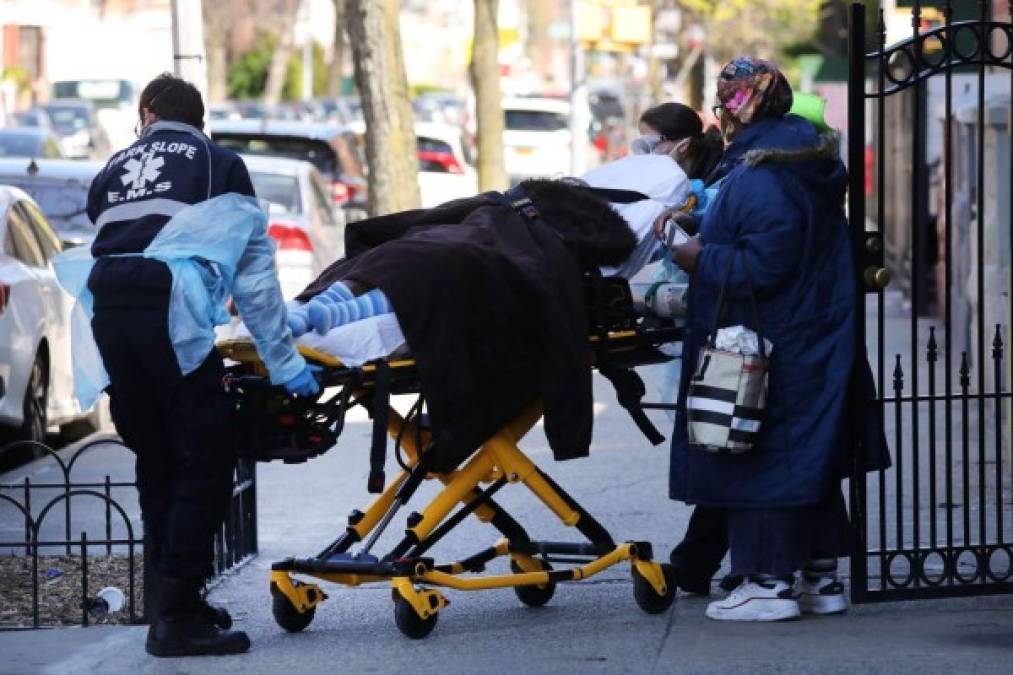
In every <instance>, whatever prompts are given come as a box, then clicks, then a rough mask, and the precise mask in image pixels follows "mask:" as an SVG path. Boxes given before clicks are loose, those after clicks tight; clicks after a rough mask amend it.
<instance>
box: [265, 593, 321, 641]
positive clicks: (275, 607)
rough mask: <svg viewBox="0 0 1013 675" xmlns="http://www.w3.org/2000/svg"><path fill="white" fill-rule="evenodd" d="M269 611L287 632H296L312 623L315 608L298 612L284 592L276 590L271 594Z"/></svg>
mask: <svg viewBox="0 0 1013 675" xmlns="http://www.w3.org/2000/svg"><path fill="white" fill-rule="evenodd" d="M271 611H272V613H273V614H274V620H275V621H276V622H277V623H278V625H279V626H281V627H282V628H284V629H285V630H287V631H288V632H289V633H298V632H299V631H301V630H303V629H304V628H306V626H308V625H310V623H312V621H313V615H314V614H316V611H317V608H316V607H310V608H309V609H307V610H306V611H305V612H300V611H299V610H298V609H296V608H295V605H293V604H292V601H291V600H289V599H288V597H287V596H286V595H285V594H284V593H282V592H280V591H278V592H276V593H273V594H272V599H271Z"/></svg>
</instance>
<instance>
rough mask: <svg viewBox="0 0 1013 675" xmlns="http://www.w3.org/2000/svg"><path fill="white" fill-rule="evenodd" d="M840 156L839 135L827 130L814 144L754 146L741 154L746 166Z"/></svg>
mask: <svg viewBox="0 0 1013 675" xmlns="http://www.w3.org/2000/svg"><path fill="white" fill-rule="evenodd" d="M840 158H841V135H840V134H839V133H837V132H836V131H828V132H825V133H822V134H820V135H819V140H818V141H817V143H816V145H811V146H803V147H797V148H756V149H754V150H749V151H747V152H746V153H745V154H743V155H742V163H743V164H745V165H746V166H759V165H761V164H763V163H764V162H771V163H775V164H795V163H798V162H815V161H819V160H830V161H835V160H838V159H840Z"/></svg>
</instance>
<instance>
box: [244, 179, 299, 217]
mask: <svg viewBox="0 0 1013 675" xmlns="http://www.w3.org/2000/svg"><path fill="white" fill-rule="evenodd" d="M250 180H251V181H253V189H254V191H255V192H256V193H257V197H259V198H260V199H263V200H265V201H269V202H271V203H272V204H277V205H278V206H280V207H282V208H283V209H284V210H285V211H287V212H288V213H301V212H302V200H301V199H300V196H299V180H298V179H297V178H296V177H295V176H286V175H284V174H279V173H261V172H258V171H252V172H250Z"/></svg>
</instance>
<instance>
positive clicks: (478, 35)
mask: <svg viewBox="0 0 1013 675" xmlns="http://www.w3.org/2000/svg"><path fill="white" fill-rule="evenodd" d="M498 9H499V0H475V38H474V40H473V44H474V48H473V51H472V55H471V68H470V69H469V70H470V75H471V86H472V87H473V88H474V90H475V121H476V123H477V127H478V189H479V190H482V191H486V190H504V189H506V188H507V187H509V181H508V180H507V174H506V165H505V163H504V160H503V126H504V120H503V103H502V96H503V94H502V92H501V90H500V85H499V29H498V26H497V24H496V14H497V10H498Z"/></svg>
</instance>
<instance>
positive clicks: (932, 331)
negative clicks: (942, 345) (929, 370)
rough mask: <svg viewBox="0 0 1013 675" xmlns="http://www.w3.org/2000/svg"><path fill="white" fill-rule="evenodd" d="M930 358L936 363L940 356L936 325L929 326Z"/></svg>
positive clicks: (931, 361)
mask: <svg viewBox="0 0 1013 675" xmlns="http://www.w3.org/2000/svg"><path fill="white" fill-rule="evenodd" d="M928 350H929V354H928V360H929V363H935V362H936V360H937V359H938V356H939V345H937V344H936V327H935V326H929V344H928Z"/></svg>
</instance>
